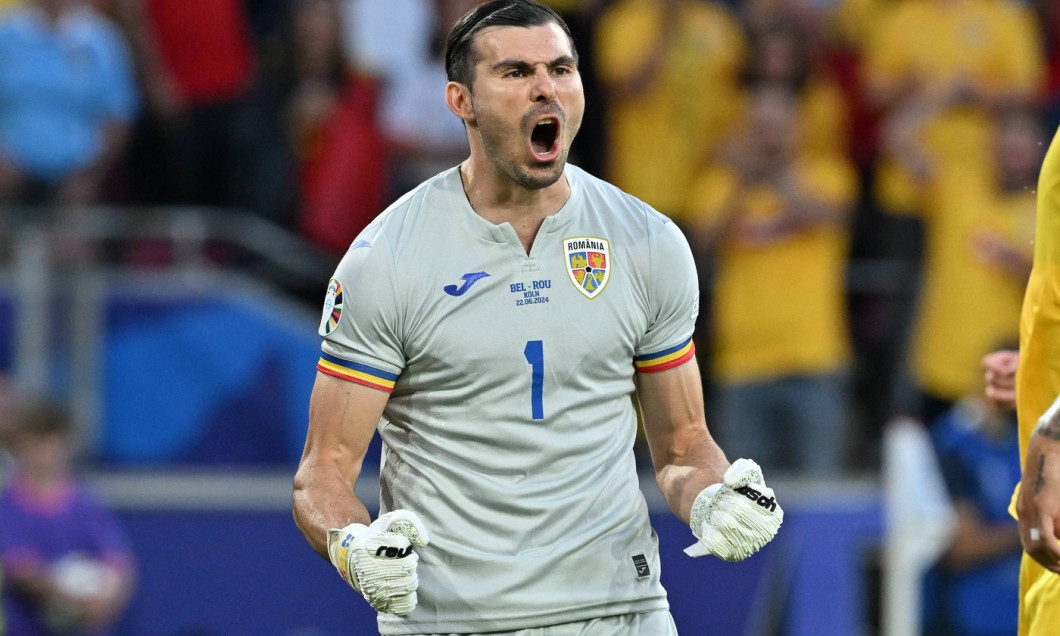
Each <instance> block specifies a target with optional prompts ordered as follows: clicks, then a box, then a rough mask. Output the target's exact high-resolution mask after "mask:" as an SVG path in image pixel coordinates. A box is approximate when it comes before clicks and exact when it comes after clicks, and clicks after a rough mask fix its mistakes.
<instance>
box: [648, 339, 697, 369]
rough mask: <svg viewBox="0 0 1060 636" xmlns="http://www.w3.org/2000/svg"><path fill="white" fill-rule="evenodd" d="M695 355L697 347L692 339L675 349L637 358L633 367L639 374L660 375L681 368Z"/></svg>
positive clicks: (671, 348)
mask: <svg viewBox="0 0 1060 636" xmlns="http://www.w3.org/2000/svg"><path fill="white" fill-rule="evenodd" d="M695 353H696V345H695V343H693V342H692V338H689V339H688V340H685V341H684V342H682V343H681V344H679V345H677V346H675V347H670V348H669V349H663V350H662V351H657V352H655V353H646V354H644V355H640V356H636V357H634V358H633V366H634V367H635V368H636V369H637V373H658V372H659V371H666V370H667V369H673V368H674V367H679V366H681V365H682V364H684V363H686V362H688V361H689V360H691V359H692V356H694V355H695Z"/></svg>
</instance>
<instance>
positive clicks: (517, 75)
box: [504, 68, 523, 78]
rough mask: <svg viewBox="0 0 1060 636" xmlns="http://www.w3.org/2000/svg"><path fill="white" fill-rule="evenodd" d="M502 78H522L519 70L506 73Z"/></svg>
mask: <svg viewBox="0 0 1060 636" xmlns="http://www.w3.org/2000/svg"><path fill="white" fill-rule="evenodd" d="M504 77H511V78H520V77H523V72H522V71H521V70H519V69H515V68H513V69H512V70H510V71H508V72H507V73H505V74H504Z"/></svg>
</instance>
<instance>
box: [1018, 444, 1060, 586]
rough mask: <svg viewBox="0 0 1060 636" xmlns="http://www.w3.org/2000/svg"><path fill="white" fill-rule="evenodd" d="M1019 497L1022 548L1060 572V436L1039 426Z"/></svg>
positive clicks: (1031, 447)
mask: <svg viewBox="0 0 1060 636" xmlns="http://www.w3.org/2000/svg"><path fill="white" fill-rule="evenodd" d="M1024 463H1025V465H1024V467H1023V480H1022V481H1021V482H1020V492H1019V497H1018V498H1017V499H1016V514H1017V516H1018V517H1019V527H1020V541H1021V542H1022V543H1023V549H1024V550H1025V551H1026V552H1027V554H1029V555H1030V556H1031V558H1033V559H1034V560H1035V561H1037V562H1038V563H1040V564H1041V565H1042V567H1044V568H1045V569H1047V570H1051V571H1053V572H1056V573H1057V574H1060V541H1058V540H1057V534H1058V532H1060V528H1058V525H1060V439H1056V438H1052V437H1050V436H1049V435H1048V434H1047V430H1045V431H1043V430H1036V431H1035V432H1034V434H1033V435H1031V437H1030V443H1029V444H1028V445H1027V455H1026V459H1025V462H1024Z"/></svg>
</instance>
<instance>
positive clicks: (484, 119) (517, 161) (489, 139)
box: [476, 109, 581, 190]
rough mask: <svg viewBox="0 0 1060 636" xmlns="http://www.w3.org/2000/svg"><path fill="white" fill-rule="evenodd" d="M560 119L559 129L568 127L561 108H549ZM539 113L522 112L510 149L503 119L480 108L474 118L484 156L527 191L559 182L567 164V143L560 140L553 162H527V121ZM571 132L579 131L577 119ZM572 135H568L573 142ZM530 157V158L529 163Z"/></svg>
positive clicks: (579, 122)
mask: <svg viewBox="0 0 1060 636" xmlns="http://www.w3.org/2000/svg"><path fill="white" fill-rule="evenodd" d="M550 112H551V113H552V114H554V115H556V117H557V118H558V119H559V120H560V130H561V131H564V132H565V131H566V130H567V116H566V113H565V112H564V111H562V110H559V109H555V110H554V111H550ZM537 114H539V113H528V114H526V115H524V117H523V120H522V122H521V125H520V127H519V131H518V135H519V136H518V142H519V143H518V145H517V149H516V150H515V151H512V150H511V147H512V146H513V144H512V143H511V137H512V135H511V134H509V133H506V132H505V125H504V122H502V121H501V120H500V118H497V117H494V116H493V115H492V114H491V113H489V112H482V111H479V112H477V113H476V117H477V119H478V123H479V135H480V137H481V139H482V147H483V149H484V150H485V151H486V157H487V158H488V159H489V160H490V161H491V162H492V163H493V165H494V166H496V167H497V169H498V170H499V171H500V172H501V173H503V174H504V175H505V176H507V177H508V178H509V179H511V180H512V181H514V182H515V183H516V184H518V185H519V186H521V187H523V188H526V189H528V190H541V189H544V188H547V187H549V186H551V185H552V184H554V183H556V182H557V181H559V178H560V177H562V176H563V169H564V167H566V165H567V154H568V153H569V152H570V142H569V141H567V140H563V139H561V140H560V144H561V149H560V153H559V156H558V157H556V158H555V159H553V160H552V161H547V162H538V163H536V164H534V163H532V164H531V165H529V166H528V165H526V162H525V159H524V158H523V157H524V156H525V146H524V144H525V140H526V139H527V138H528V137H529V135H530V132H529V127H530V126H529V122H530V119H531V117H532V116H534V115H537ZM573 125H574V126H575V128H574V129H573V132H574V133H577V132H578V127H579V126H580V125H581V121H580V119H579V120H578V121H575V122H573ZM573 138H574V135H573V134H572V135H571V136H570V140H571V141H572V140H573ZM532 161H533V160H531V162H532Z"/></svg>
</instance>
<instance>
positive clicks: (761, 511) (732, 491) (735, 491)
mask: <svg viewBox="0 0 1060 636" xmlns="http://www.w3.org/2000/svg"><path fill="white" fill-rule="evenodd" d="M783 521H784V510H783V509H781V507H780V505H779V504H777V502H776V497H775V496H774V494H773V489H772V488H769V487H768V486H766V482H765V479H764V478H763V477H762V469H761V468H760V467H759V466H758V464H757V463H755V462H754V461H752V460H750V459H737V460H736V461H735V462H733V463H732V466H729V469H728V470H726V471H725V477H724V482H723V483H720V484H713V485H711V486H707V488H705V489H704V490H703V492H701V493H699V496H697V497H696V500H695V502H693V504H692V514H691V523H690V525H691V526H692V533H693V534H695V535H696V538H698V539H699V541H698V542H697V543H695V544H694V545H692V546H689V547H688V548H685V553H686V554H688V555H689V556H692V557H698V556H703V555H705V554H713V555H714V556H716V557H718V558H720V559H724V560H725V561H742V560H743V559H746V558H747V557H749V556H751V555H752V554H754V553H755V552H758V550H760V549H761V548H762V546H764V545H765V544H767V543H769V542H770V541H771V540H772V539H773V537H775V536H776V534H777V530H778V529H779V528H780V524H781V523H782V522H783Z"/></svg>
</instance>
